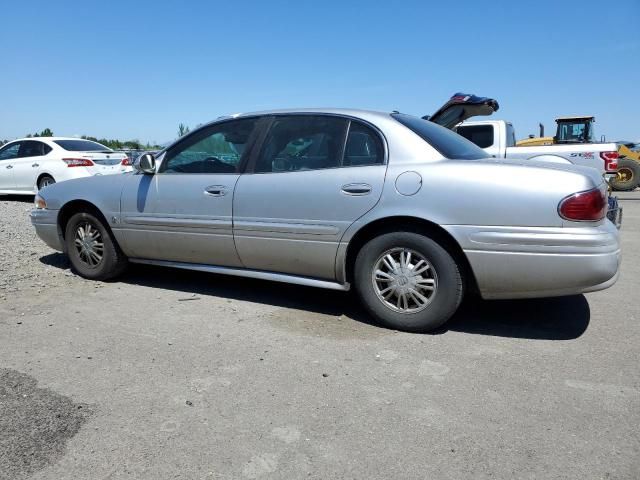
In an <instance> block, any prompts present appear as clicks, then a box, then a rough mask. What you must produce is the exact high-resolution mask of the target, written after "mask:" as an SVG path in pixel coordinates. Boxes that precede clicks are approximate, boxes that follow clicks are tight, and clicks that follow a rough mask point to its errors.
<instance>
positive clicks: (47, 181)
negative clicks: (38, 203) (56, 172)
mask: <svg viewBox="0 0 640 480" xmlns="http://www.w3.org/2000/svg"><path fill="white" fill-rule="evenodd" d="M54 183H56V181H55V179H54V178H53V177H52V176H51V175H43V176H42V177H40V178H39V179H38V190H42V189H43V188H44V187H46V186H48V185H53V184H54Z"/></svg>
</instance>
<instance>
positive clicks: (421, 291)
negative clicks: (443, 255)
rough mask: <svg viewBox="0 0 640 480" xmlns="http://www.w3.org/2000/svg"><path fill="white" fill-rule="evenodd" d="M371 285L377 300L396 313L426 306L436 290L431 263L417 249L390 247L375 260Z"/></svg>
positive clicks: (434, 272)
mask: <svg viewBox="0 0 640 480" xmlns="http://www.w3.org/2000/svg"><path fill="white" fill-rule="evenodd" d="M371 281H372V282H373V289H374V291H375V293H376V295H377V297H378V299H380V301H382V303H383V304H384V305H385V306H386V307H387V308H390V309H391V310H393V311H395V312H399V313H416V312H420V311H422V310H424V309H425V308H427V307H428V306H429V304H430V303H431V301H432V300H433V298H434V296H435V295H436V292H437V290H438V276H437V274H436V271H435V269H434V268H433V265H431V263H430V262H429V261H428V260H427V259H426V258H425V257H424V256H423V255H421V254H420V253H418V252H416V251H415V250H411V249H408V248H402V247H399V248H393V249H391V250H387V251H386V252H384V253H383V254H382V255H380V257H378V260H376V262H375V263H374V268H373V272H372V273H371Z"/></svg>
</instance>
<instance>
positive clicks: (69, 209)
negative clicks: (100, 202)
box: [58, 200, 110, 244]
mask: <svg viewBox="0 0 640 480" xmlns="http://www.w3.org/2000/svg"><path fill="white" fill-rule="evenodd" d="M78 212H87V213H91V214H93V215H95V216H96V217H97V218H98V219H99V220H100V221H101V222H102V223H103V224H104V226H105V227H106V228H107V230H110V228H109V222H107V218H106V217H105V216H104V215H103V213H102V212H101V211H100V209H99V208H98V207H96V206H95V205H94V204H93V203H91V202H89V201H87V200H72V201H70V202H67V203H65V204H64V205H63V206H62V208H61V209H60V212H59V213H58V233H59V234H60V238H61V239H62V240H63V244H64V239H65V238H64V235H65V230H66V228H67V223H68V222H69V219H70V218H71V217H72V216H73V215H74V214H76V213H78Z"/></svg>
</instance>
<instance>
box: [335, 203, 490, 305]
mask: <svg viewBox="0 0 640 480" xmlns="http://www.w3.org/2000/svg"><path fill="white" fill-rule="evenodd" d="M397 231H404V232H413V233H419V234H421V235H425V236H427V237H429V238H431V239H432V240H434V241H435V242H437V243H438V244H439V245H440V246H442V247H443V248H444V249H445V250H446V251H447V252H448V253H449V255H451V256H452V257H453V258H454V260H455V261H456V263H457V264H458V266H459V267H460V269H461V273H462V277H463V281H464V282H465V288H466V290H467V291H471V292H475V293H477V292H478V291H479V289H478V284H477V281H476V278H475V275H474V273H473V269H472V268H471V264H470V263H469V260H468V259H467V256H466V255H465V253H464V251H463V250H462V248H461V247H460V244H459V243H458V242H457V240H456V239H455V238H454V237H453V236H452V235H451V234H450V233H449V232H448V231H447V230H445V229H444V228H442V227H441V226H440V225H438V224H436V223H434V222H431V221H429V220H426V219H423V218H419V217H412V216H401V215H398V216H392V217H384V218H379V219H376V220H374V221H372V222H370V223H368V224H366V225H364V226H363V227H362V228H360V229H359V230H358V231H357V232H356V233H355V234H354V235H353V237H351V240H350V241H349V244H348V246H347V250H346V254H345V257H344V275H345V277H346V281H347V282H349V283H352V282H353V277H354V266H355V261H356V257H357V256H358V252H359V251H360V249H361V248H362V247H363V246H364V244H365V243H367V242H368V241H369V240H371V239H373V238H375V237H377V236H379V235H382V234H384V233H390V232H397Z"/></svg>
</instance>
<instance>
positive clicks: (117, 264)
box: [65, 212, 127, 280]
mask: <svg viewBox="0 0 640 480" xmlns="http://www.w3.org/2000/svg"><path fill="white" fill-rule="evenodd" d="M65 242H66V247H67V254H68V255H69V260H70V261H71V265H72V266H73V268H74V270H75V271H76V272H78V274H79V275H80V276H82V277H85V278H88V279H91V280H108V279H110V278H113V277H115V276H117V275H119V274H120V273H122V272H123V271H124V269H125V268H126V266H127V258H126V257H125V255H124V253H122V251H121V250H120V247H119V246H118V245H117V243H116V241H115V239H114V238H113V237H112V235H111V232H110V231H109V230H108V228H107V227H106V226H105V225H104V224H103V223H102V222H101V221H100V220H99V219H98V218H97V217H96V216H95V215H93V214H92V213H89V212H80V213H76V214H75V215H73V216H72V217H71V218H70V219H69V222H68V223H67V226H66V229H65Z"/></svg>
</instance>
